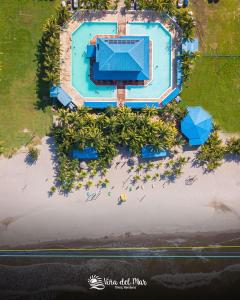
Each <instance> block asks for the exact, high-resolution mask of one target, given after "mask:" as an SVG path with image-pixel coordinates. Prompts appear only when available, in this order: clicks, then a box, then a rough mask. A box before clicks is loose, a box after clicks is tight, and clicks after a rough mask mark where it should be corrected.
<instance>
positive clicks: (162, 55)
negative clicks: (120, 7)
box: [126, 22, 172, 99]
mask: <svg viewBox="0 0 240 300" xmlns="http://www.w3.org/2000/svg"><path fill="white" fill-rule="evenodd" d="M127 34H129V35H148V36H149V37H150V39H151V41H152V51H153V52H152V59H153V67H152V72H153V73H152V81H151V82H150V83H149V85H148V86H128V87H127V90H126V99H133V98H139V99H154V98H159V97H160V96H161V95H162V94H163V93H164V92H165V91H166V90H167V89H168V88H169V87H170V86H171V44H172V43H171V35H170V33H169V32H168V31H167V30H166V29H165V28H164V27H163V26H162V25H161V24H160V23H141V22H133V23H128V24H127Z"/></svg>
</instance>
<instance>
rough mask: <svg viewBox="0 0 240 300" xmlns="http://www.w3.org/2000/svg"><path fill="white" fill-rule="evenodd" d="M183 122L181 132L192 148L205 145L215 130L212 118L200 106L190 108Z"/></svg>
mask: <svg viewBox="0 0 240 300" xmlns="http://www.w3.org/2000/svg"><path fill="white" fill-rule="evenodd" d="M187 110H188V114H187V115H186V117H185V118H184V119H183V120H182V121H181V131H182V133H183V134H184V135H185V136H186V137H187V138H188V139H189V144H190V145H191V146H198V145H203V144H204V143H205V142H206V141H207V139H208V137H209V135H210V133H211V132H212V129H213V122H212V117H211V116H210V115H209V114H208V113H207V112H206V111H205V110H204V109H203V108H202V107H200V106H195V107H188V108H187Z"/></svg>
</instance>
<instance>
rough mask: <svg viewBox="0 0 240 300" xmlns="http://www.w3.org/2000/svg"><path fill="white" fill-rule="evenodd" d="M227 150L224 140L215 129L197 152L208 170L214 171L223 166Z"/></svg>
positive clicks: (198, 157)
mask: <svg viewBox="0 0 240 300" xmlns="http://www.w3.org/2000/svg"><path fill="white" fill-rule="evenodd" d="M225 150H226V149H225V146H224V145H223V143H222V140H221V139H220V138H219V136H218V134H217V132H216V131H214V132H213V133H212V134H211V135H210V137H209V139H208V141H207V142H206V143H205V144H204V145H203V146H202V147H201V148H200V150H199V152H198V153H197V160H198V161H199V162H200V163H201V164H203V165H204V166H206V171H213V170H215V169H216V168H217V167H219V166H221V164H222V160H223V158H224V154H225Z"/></svg>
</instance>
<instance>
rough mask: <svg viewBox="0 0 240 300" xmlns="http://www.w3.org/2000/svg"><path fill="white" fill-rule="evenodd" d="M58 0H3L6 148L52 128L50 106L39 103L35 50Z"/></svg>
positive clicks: (1, 87)
mask: <svg viewBox="0 0 240 300" xmlns="http://www.w3.org/2000/svg"><path fill="white" fill-rule="evenodd" d="M57 3H59V2H58V1H47V0H46V1H40V0H20V1H19V0H11V1H8V0H1V1H0V140H2V141H3V142H4V144H5V146H6V148H7V151H6V152H8V151H9V150H11V149H12V148H17V147H19V146H21V145H24V144H26V143H27V142H28V141H29V139H30V138H31V136H33V135H37V136H43V135H45V134H46V133H47V132H48V130H49V126H50V124H51V111H50V108H47V109H45V110H44V111H43V110H41V109H37V106H36V104H37V102H38V101H39V99H38V97H37V94H36V62H35V53H36V46H37V44H38V41H39V39H40V37H41V31H42V25H43V23H44V21H45V20H46V18H48V17H49V16H50V15H51V14H53V13H54V8H55V7H56V5H57ZM24 131H25V132H24Z"/></svg>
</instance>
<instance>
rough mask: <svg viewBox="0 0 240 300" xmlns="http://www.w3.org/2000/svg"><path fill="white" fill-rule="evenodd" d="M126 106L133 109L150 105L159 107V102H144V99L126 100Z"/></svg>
mask: <svg viewBox="0 0 240 300" xmlns="http://www.w3.org/2000/svg"><path fill="white" fill-rule="evenodd" d="M124 105H125V106H127V107H129V108H133V109H141V108H145V107H147V106H149V107H155V108H158V107H159V103H158V102H143V101H138V102H136V101H135V102H133V101H126V102H125V103H124Z"/></svg>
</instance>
